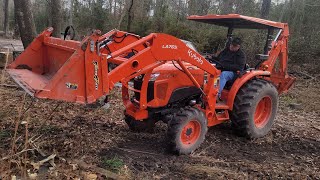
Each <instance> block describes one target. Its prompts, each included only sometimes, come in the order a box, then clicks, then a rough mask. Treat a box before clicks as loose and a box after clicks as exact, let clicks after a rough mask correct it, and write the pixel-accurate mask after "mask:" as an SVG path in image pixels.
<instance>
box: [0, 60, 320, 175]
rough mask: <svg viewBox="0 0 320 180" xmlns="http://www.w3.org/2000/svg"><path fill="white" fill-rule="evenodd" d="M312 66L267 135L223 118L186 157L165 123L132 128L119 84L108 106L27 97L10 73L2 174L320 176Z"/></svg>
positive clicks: (1, 130) (319, 103)
mask: <svg viewBox="0 0 320 180" xmlns="http://www.w3.org/2000/svg"><path fill="white" fill-rule="evenodd" d="M312 68H313V69H314V68H315V67H312V66H308V65H302V66H301V67H300V66H299V67H293V70H291V72H293V73H295V75H296V76H298V81H297V83H296V85H295V87H293V88H292V89H291V91H290V92H289V93H288V94H286V95H283V96H281V98H280V108H279V111H278V115H277V118H276V121H275V124H274V126H273V128H272V130H271V132H270V133H269V134H268V135H267V136H266V137H264V138H260V139H257V140H247V139H244V138H242V137H238V136H236V135H235V134H234V133H233V131H232V129H231V127H230V124H229V123H224V124H221V125H218V126H215V127H212V128H210V129H209V131H208V133H207V136H206V140H205V142H204V143H203V144H202V145H201V147H200V148H199V149H197V150H196V151H195V152H194V153H193V154H192V155H188V156H187V155H183V156H176V155H172V154H170V153H169V152H167V151H166V148H165V144H166V142H165V136H166V125H165V124H163V123H159V124H158V125H157V128H156V129H155V132H154V133H151V134H150V133H133V132H130V131H129V130H128V128H127V126H126V124H125V123H124V121H123V115H122V112H123V106H122V102H121V100H120V98H119V96H120V92H119V89H116V90H115V91H114V93H113V94H112V97H111V99H112V100H111V105H112V106H111V109H109V110H107V111H105V110H104V109H99V108H98V109H91V108H88V107H84V106H82V105H76V104H71V103H64V102H57V101H50V100H33V99H32V98H31V97H29V96H26V97H25V100H23V99H24V94H25V93H24V92H23V91H22V89H20V88H18V87H15V86H7V85H14V83H13V82H12V81H11V80H10V78H8V77H7V75H5V80H4V83H2V84H6V86H0V102H1V106H0V179H1V178H2V179H10V178H11V176H17V177H18V178H21V177H24V176H25V177H29V178H34V177H36V178H37V179H79V178H80V179H86V178H87V179H90V178H93V179H95V178H98V179H105V176H104V175H103V174H109V175H110V176H112V177H114V176H118V178H119V179H121V178H122V179H253V178H255V179H320V100H319V98H320V82H319V73H317V71H316V70H314V71H310V72H312V73H309V71H308V69H312ZM22 104H25V105H24V107H23V110H22V111H20V108H21V107H22ZM19 112H22V113H19ZM19 114H22V117H21V118H20V120H19V119H18V117H19ZM16 124H18V125H19V127H18V129H17V136H16V137H17V138H16V142H15V145H16V148H15V149H14V150H12V140H13V137H14V132H15V125H16ZM26 129H27V131H26ZM26 132H27V134H26ZM25 137H28V139H27V141H26V139H25ZM30 139H31V140H30ZM25 142H29V143H25ZM25 144H27V146H25ZM26 149H29V150H28V151H26V152H24V150H26ZM30 149H31V150H30ZM41 154H42V155H41ZM50 155H56V156H55V158H54V159H53V160H54V164H53V161H51V164H50V163H49V161H47V162H45V163H44V164H42V165H40V166H36V165H35V164H33V163H37V162H39V161H41V160H43V159H46V157H47V156H50ZM32 164H33V165H32ZM53 165H55V166H54V167H52V166H53ZM105 170H108V171H105ZM25 171H28V173H25V174H24V173H23V172H25ZM110 172H113V173H115V174H112V173H110Z"/></svg>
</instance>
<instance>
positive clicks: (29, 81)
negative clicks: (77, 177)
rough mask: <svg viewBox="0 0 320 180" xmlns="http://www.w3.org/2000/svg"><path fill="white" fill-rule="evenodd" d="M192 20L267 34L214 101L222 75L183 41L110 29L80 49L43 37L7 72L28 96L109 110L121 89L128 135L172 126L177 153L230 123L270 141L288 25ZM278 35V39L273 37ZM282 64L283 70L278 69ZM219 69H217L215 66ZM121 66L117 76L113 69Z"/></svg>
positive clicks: (236, 18) (284, 79) (226, 18)
mask: <svg viewBox="0 0 320 180" xmlns="http://www.w3.org/2000/svg"><path fill="white" fill-rule="evenodd" d="M188 19H189V20H193V21H199V22H204V23H210V24H215V25H219V26H224V27H228V35H227V36H228V37H227V38H228V39H231V38H232V32H233V29H236V28H249V29H267V30H268V35H267V38H266V45H265V48H264V52H263V54H259V55H257V56H256V57H255V58H256V59H257V60H258V61H259V64H257V65H256V66H255V67H253V68H249V67H247V68H246V69H244V71H243V72H242V73H241V76H239V77H238V78H237V79H235V81H234V83H233V84H232V86H231V87H230V88H229V89H225V90H223V92H222V99H223V100H224V101H223V102H222V103H217V102H216V97H217V93H218V88H219V83H218V80H219V75H220V73H221V72H220V70H218V69H217V68H216V66H215V63H210V62H209V61H208V60H206V59H205V58H204V57H203V56H201V55H200V54H199V53H198V52H196V51H195V50H194V49H192V48H189V46H187V45H186V44H185V43H184V42H182V41H181V40H180V39H177V38H175V37H173V36H170V35H167V34H161V33H152V34H150V35H148V36H146V37H142V38H141V37H140V36H138V35H135V34H131V33H128V32H123V31H118V30H112V31H110V32H108V33H106V34H104V35H101V32H100V31H98V30H96V31H95V32H94V33H93V34H92V35H90V36H88V37H86V38H84V39H83V40H82V41H81V42H78V41H73V40H62V39H58V38H54V37H51V33H52V30H53V29H52V28H48V29H47V30H45V31H44V32H42V33H41V34H40V35H39V36H38V37H37V38H36V39H35V40H34V41H33V42H32V43H31V44H30V45H29V47H28V48H27V49H26V50H25V51H24V52H23V53H22V54H21V55H20V56H19V57H18V58H17V59H16V60H15V61H14V62H13V63H12V64H10V65H9V67H8V69H7V72H8V73H9V74H10V76H11V77H12V78H13V79H14V80H15V81H16V82H17V83H18V84H19V85H20V86H21V87H22V88H24V90H25V91H26V92H28V93H29V94H30V95H31V96H34V97H36V98H48V99H55V100H63V101H69V102H77V103H81V104H101V105H103V104H105V103H108V95H109V93H110V91H111V90H112V89H113V88H114V87H115V84H116V83H118V82H121V83H122V99H123V103H124V106H125V108H126V110H125V112H124V114H125V121H126V123H127V124H128V126H129V128H130V129H131V130H135V131H145V130H149V129H152V128H153V126H154V125H155V123H156V122H157V121H160V120H161V121H164V122H166V123H167V124H168V137H169V138H168V139H169V140H168V141H169V142H168V143H169V147H170V148H171V150H172V151H173V152H176V153H178V154H188V153H191V152H193V151H194V150H195V149H196V148H198V147H199V146H200V144H201V143H202V142H203V141H204V139H205V135H206V133H207V127H210V126H214V125H217V124H220V123H223V122H225V121H228V120H231V122H232V125H233V127H234V128H235V130H236V131H237V132H239V133H240V134H242V135H244V136H246V137H248V138H258V137H262V136H264V135H266V134H267V133H268V131H269V130H270V128H271V125H272V124H273V121H274V119H275V116H276V111H277V108H278V95H279V94H281V93H283V92H286V91H287V90H288V89H289V88H290V87H291V85H292V84H293V82H294V81H295V78H293V77H290V76H289V75H288V73H287V61H288V53H287V52H288V36H289V30H288V25H287V24H284V23H278V22H273V21H268V20H263V19H258V18H253V17H247V16H242V15H237V14H229V15H205V16H190V17H188ZM274 33H275V34H274ZM277 61H279V63H278V64H279V67H277V66H275V64H276V62H277ZM216 63H219V62H216ZM111 64H116V65H117V66H116V67H115V68H114V69H110V68H108V66H109V65H111Z"/></svg>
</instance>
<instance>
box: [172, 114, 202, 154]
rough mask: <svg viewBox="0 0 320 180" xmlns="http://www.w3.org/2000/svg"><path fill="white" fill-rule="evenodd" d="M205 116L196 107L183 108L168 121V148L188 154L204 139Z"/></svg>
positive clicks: (178, 152)
mask: <svg viewBox="0 0 320 180" xmlns="http://www.w3.org/2000/svg"><path fill="white" fill-rule="evenodd" d="M207 131H208V127H207V118H206V117H205V115H204V113H203V112H201V111H200V110H198V109H196V108H188V109H183V110H181V111H180V112H179V113H177V114H176V116H175V117H174V118H173V119H172V120H171V121H169V123H168V141H169V149H170V150H171V151H172V152H174V153H177V154H190V153H192V152H193V151H194V150H196V149H197V148H198V147H199V146H200V144H201V143H202V142H203V141H204V139H205V135H206V133H207Z"/></svg>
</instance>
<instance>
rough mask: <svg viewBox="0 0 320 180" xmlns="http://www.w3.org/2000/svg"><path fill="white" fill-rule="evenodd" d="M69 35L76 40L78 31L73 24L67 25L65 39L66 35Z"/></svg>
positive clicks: (64, 38)
mask: <svg viewBox="0 0 320 180" xmlns="http://www.w3.org/2000/svg"><path fill="white" fill-rule="evenodd" d="M67 36H68V37H69V38H70V40H74V37H75V36H76V32H75V30H74V28H73V26H67V27H66V29H65V30H64V33H63V40H66V37H67Z"/></svg>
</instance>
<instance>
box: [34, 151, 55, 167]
mask: <svg viewBox="0 0 320 180" xmlns="http://www.w3.org/2000/svg"><path fill="white" fill-rule="evenodd" d="M55 157H56V155H55V154H51V155H50V156H48V157H47V158H45V159H43V160H41V161H38V162H36V163H33V162H31V163H30V164H31V165H32V166H33V168H34V169H37V170H38V169H40V166H42V165H43V164H44V163H45V162H48V161H49V162H50V164H51V166H53V167H55V164H54V162H53V160H54V158H55Z"/></svg>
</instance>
